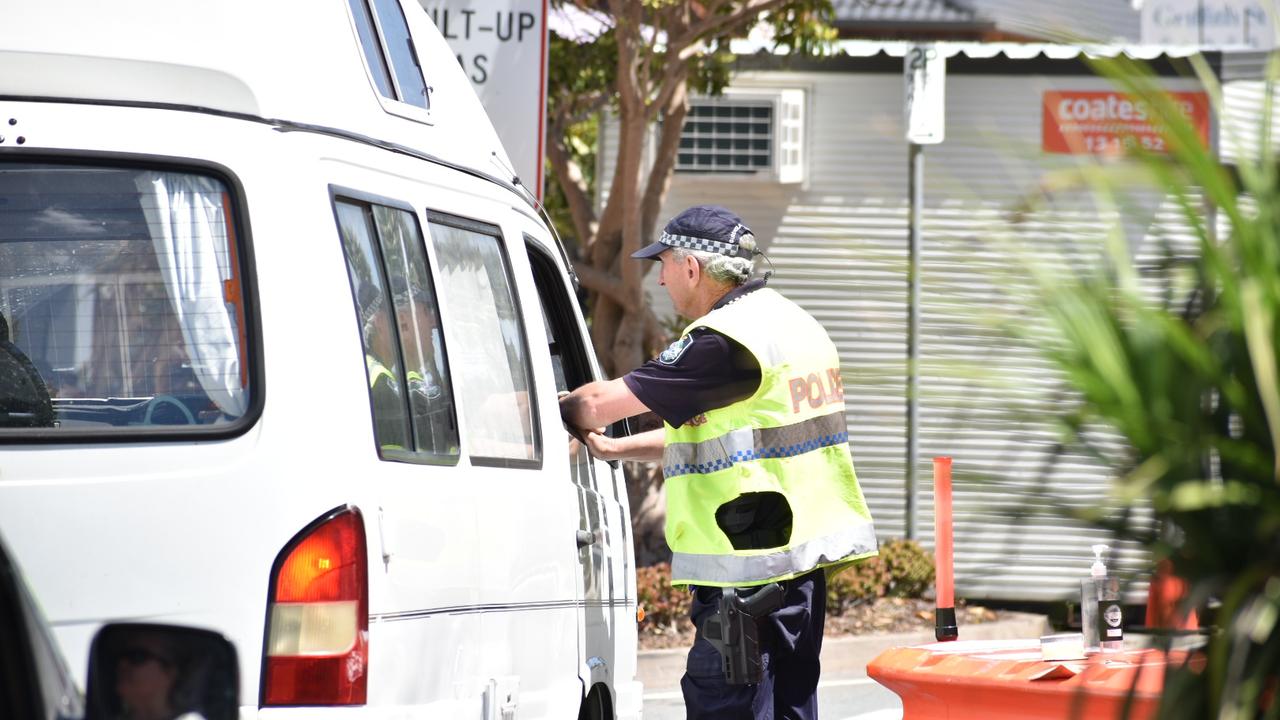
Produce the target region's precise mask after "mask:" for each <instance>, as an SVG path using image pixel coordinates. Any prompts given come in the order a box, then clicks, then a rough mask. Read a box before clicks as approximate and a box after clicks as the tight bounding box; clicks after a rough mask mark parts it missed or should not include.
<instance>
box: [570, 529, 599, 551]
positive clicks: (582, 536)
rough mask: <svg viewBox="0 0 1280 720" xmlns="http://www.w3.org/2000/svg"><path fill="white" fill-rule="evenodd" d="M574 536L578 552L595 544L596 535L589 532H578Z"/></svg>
mask: <svg viewBox="0 0 1280 720" xmlns="http://www.w3.org/2000/svg"><path fill="white" fill-rule="evenodd" d="M574 535H575V536H576V537H577V540H578V549H579V550H581V549H582V548H584V547H586V546H588V545H594V544H595V542H596V534H595V533H593V532H591V531H590V530H578V531H576V532H575V533H574Z"/></svg>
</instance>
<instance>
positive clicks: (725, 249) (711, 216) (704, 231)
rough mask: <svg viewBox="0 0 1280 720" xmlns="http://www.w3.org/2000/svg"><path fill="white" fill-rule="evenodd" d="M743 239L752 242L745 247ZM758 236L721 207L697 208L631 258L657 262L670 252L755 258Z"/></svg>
mask: <svg viewBox="0 0 1280 720" xmlns="http://www.w3.org/2000/svg"><path fill="white" fill-rule="evenodd" d="M744 238H750V239H751V240H752V241H753V242H750V243H748V244H747V247H743V246H742V241H743V239H744ZM754 240H755V236H754V235H753V234H752V233H751V228H749V227H747V224H746V223H744V222H742V218H740V217H738V216H737V215H735V214H734V213H733V212H731V211H730V210H728V209H726V208H723V207H720V206H719V205H695V206H693V207H691V208H689V209H688V210H685V211H684V212H682V213H680V214H679V215H676V216H675V217H673V218H671V221H670V222H668V223H667V227H666V228H664V229H663V231H662V235H661V236H660V237H659V238H658V241H657V242H655V243H653V244H651V245H649V246H648V247H645V248H642V249H640V250H639V251H637V252H634V253H632V254H631V257H633V258H648V259H650V260H656V259H658V256H659V255H661V254H662V253H663V252H664V251H666V250H669V249H671V248H676V247H679V248H685V249H686V250H701V251H703V252H713V253H720V254H721V255H728V256H730V257H740V258H750V257H751V256H752V255H754V254H755V252H754V251H755V243H754Z"/></svg>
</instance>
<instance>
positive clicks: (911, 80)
mask: <svg viewBox="0 0 1280 720" xmlns="http://www.w3.org/2000/svg"><path fill="white" fill-rule="evenodd" d="M903 75H904V78H905V81H906V94H905V95H904V99H905V100H906V106H905V108H904V110H903V117H904V118H905V120H906V130H907V133H906V134H907V142H911V143H915V144H917V145H931V144H934V143H940V142H942V139H943V137H944V135H945V134H946V133H945V129H946V106H947V102H946V88H947V59H946V58H945V57H943V56H942V55H941V54H939V53H938V50H937V48H935V47H934V46H933V45H913V46H911V48H909V49H908V50H907V54H906V57H905V58H903Z"/></svg>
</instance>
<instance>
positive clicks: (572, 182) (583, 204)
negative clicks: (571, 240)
mask: <svg viewBox="0 0 1280 720" xmlns="http://www.w3.org/2000/svg"><path fill="white" fill-rule="evenodd" d="M557 125H558V124H554V123H553V124H552V126H551V128H550V129H552V130H554V131H555V132H553V133H552V137H551V138H549V142H548V143H547V160H549V161H550V162H551V169H552V171H553V172H554V173H555V177H556V182H557V183H559V184H560V190H561V191H562V192H563V193H564V199H565V203H566V204H568V206H569V216H570V217H571V218H573V229H574V232H576V233H577V235H578V242H579V243H581V245H582V246H583V247H587V246H589V245H590V244H591V243H592V242H594V241H595V236H596V229H597V227H598V223H597V221H596V214H595V210H594V208H592V203H591V196H590V194H589V192H588V189H587V180H586V178H585V177H583V175H582V169H581V168H580V167H579V166H578V163H577V162H575V161H574V159H573V154H572V153H571V152H569V148H568V146H567V145H566V144H565V130H566V129H563V128H558V127H557Z"/></svg>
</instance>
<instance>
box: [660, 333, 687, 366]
mask: <svg viewBox="0 0 1280 720" xmlns="http://www.w3.org/2000/svg"><path fill="white" fill-rule="evenodd" d="M692 343H693V336H691V335H685V336H684V337H682V338H680V339H679V340H677V341H675V342H673V343H671V344H670V345H668V346H667V349H666V350H663V351H662V352H661V353H660V354H659V355H658V362H660V363H662V364H663V365H675V364H676V361H678V360H679V359H680V356H681V355H684V351H685V350H688V349H689V345H690V344H692Z"/></svg>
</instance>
